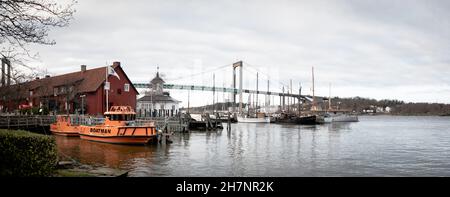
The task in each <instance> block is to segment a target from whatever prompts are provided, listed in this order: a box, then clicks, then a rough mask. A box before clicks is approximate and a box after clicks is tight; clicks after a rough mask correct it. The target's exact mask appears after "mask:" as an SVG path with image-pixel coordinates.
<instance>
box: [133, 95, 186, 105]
mask: <svg viewBox="0 0 450 197" xmlns="http://www.w3.org/2000/svg"><path fill="white" fill-rule="evenodd" d="M137 101H138V102H143V101H144V102H145V101H148V102H152V103H168V102H174V103H180V102H181V101H178V100H176V99H174V98H172V97H171V96H170V95H168V94H152V95H145V96H144V97H142V98H140V99H138V100H137Z"/></svg>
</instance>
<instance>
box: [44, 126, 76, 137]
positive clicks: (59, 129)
mask: <svg viewBox="0 0 450 197" xmlns="http://www.w3.org/2000/svg"><path fill="white" fill-rule="evenodd" d="M50 131H51V132H52V134H54V135H61V136H66V137H78V136H80V133H79V131H80V128H79V126H71V125H70V124H64V123H63V124H58V123H55V124H51V125H50Z"/></svg>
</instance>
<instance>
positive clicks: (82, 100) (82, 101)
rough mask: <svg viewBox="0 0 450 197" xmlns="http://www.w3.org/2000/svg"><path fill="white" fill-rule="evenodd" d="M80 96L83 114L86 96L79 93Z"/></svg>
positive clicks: (82, 112)
mask: <svg viewBox="0 0 450 197" xmlns="http://www.w3.org/2000/svg"><path fill="white" fill-rule="evenodd" d="M80 97H81V115H83V116H84V97H86V95H84V94H82V95H80Z"/></svg>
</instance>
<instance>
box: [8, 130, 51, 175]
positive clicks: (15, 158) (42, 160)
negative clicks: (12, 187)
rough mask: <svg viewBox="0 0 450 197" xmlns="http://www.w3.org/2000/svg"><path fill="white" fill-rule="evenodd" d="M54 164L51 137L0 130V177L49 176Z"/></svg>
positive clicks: (26, 132)
mask: <svg viewBox="0 0 450 197" xmlns="http://www.w3.org/2000/svg"><path fill="white" fill-rule="evenodd" d="M56 163H57V149H56V141H55V138H54V137H53V136H47V135H41V134H36V133H31V132H28V131H21V130H1V129H0V176H18V177H24V176H50V175H52V173H53V172H54V170H55V167H56Z"/></svg>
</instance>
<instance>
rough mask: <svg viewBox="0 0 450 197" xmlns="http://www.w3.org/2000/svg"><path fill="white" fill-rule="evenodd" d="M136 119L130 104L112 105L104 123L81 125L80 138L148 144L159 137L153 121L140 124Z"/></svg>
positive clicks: (116, 142)
mask: <svg viewBox="0 0 450 197" xmlns="http://www.w3.org/2000/svg"><path fill="white" fill-rule="evenodd" d="M135 119H136V113H135V112H134V111H133V110H132V109H131V107H130V106H112V107H111V110H110V111H108V112H105V121H104V122H103V123H102V124H100V125H93V126H84V125H83V126H81V127H80V128H81V130H80V138H81V139H85V140H91V141H97V142H106V143H114V144H146V143H148V142H149V141H151V140H154V139H156V138H157V131H156V128H155V126H154V124H153V123H151V122H150V123H147V124H144V125H139V126H138V125H136V121H135Z"/></svg>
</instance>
